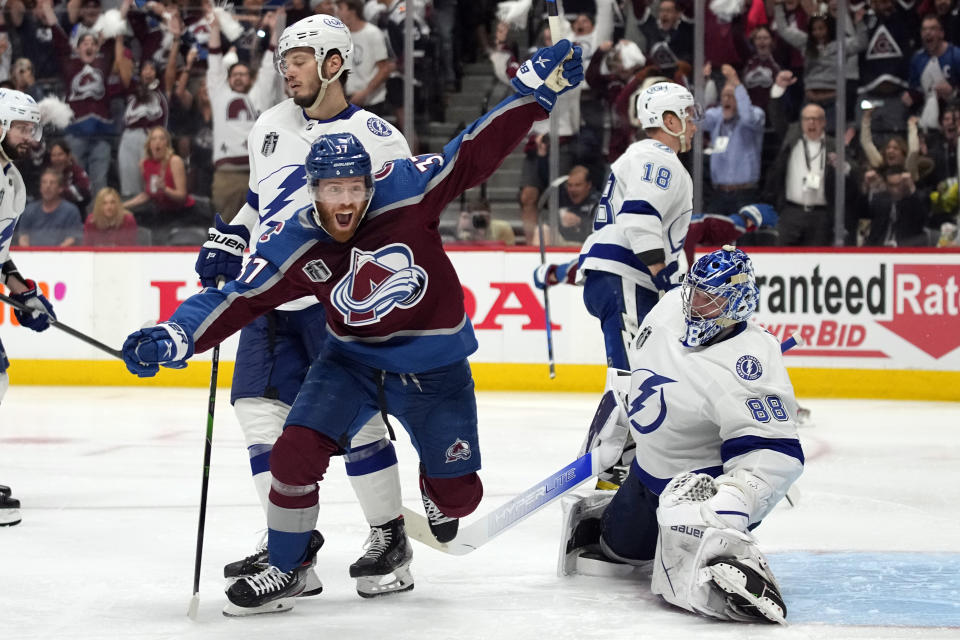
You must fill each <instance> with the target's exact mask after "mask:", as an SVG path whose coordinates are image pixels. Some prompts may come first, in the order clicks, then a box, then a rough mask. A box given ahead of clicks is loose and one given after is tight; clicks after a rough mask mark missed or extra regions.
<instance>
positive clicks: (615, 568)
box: [576, 551, 636, 578]
mask: <svg viewBox="0 0 960 640" xmlns="http://www.w3.org/2000/svg"><path fill="white" fill-rule="evenodd" d="M576 567H577V568H576V573H577V574H578V575H581V576H600V577H605V578H625V577H627V576H629V575H630V574H632V573H633V571H634V569H636V567H635V566H634V565H632V564H626V563H625V562H617V561H616V560H610V559H609V558H607V557H605V556H604V555H603V554H602V553H600V552H597V551H594V552H591V551H581V553H580V555H578V556H577V557H576Z"/></svg>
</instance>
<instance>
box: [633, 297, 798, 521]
mask: <svg viewBox="0 0 960 640" xmlns="http://www.w3.org/2000/svg"><path fill="white" fill-rule="evenodd" d="M738 329H739V332H738V333H735V334H734V335H733V336H732V337H729V338H726V339H725V340H722V341H721V342H719V343H715V344H713V345H710V346H707V347H697V348H690V347H685V346H683V344H681V342H680V341H681V339H682V338H683V337H684V333H685V330H686V325H685V322H684V317H683V311H682V307H681V290H680V289H679V288H677V289H673V290H671V291H669V292H668V293H666V294H665V295H664V296H663V298H661V299H660V302H659V303H657V305H656V306H655V307H654V308H653V309H652V310H651V311H650V313H648V314H647V316H646V317H645V318H644V323H643V327H642V329H641V331H640V333H639V334H638V337H637V341H636V349H637V352H636V358H635V359H632V361H634V362H642V363H643V367H642V368H637V369H634V371H633V372H632V374H631V377H630V397H629V400H628V413H629V421H630V430H631V432H632V434H633V437H634V439H635V440H636V443H637V457H636V460H635V464H634V468H633V473H638V474H639V478H640V481H641V482H642V483H643V484H644V485H645V486H646V487H647V488H648V489H650V490H651V491H653V492H654V493H657V494H659V493H660V492H661V491H663V489H664V487H666V485H667V483H668V482H669V481H670V480H671V479H672V478H673V477H674V476H676V475H678V474H681V473H684V472H687V471H697V472H700V473H707V474H709V475H711V476H714V477H716V476H718V475H720V474H730V473H733V472H734V471H735V470H737V469H745V470H747V471H749V472H750V473H752V474H753V475H755V476H757V477H758V478H760V479H761V480H763V481H764V482H766V483H767V485H769V488H770V490H771V492H772V493H771V496H770V498H769V499H768V500H767V503H766V504H767V507H768V510H769V508H772V507H773V505H774V504H776V502H777V501H779V500H780V498H782V497H783V495H784V494H785V493H786V491H787V489H788V488H789V487H790V485H791V484H792V483H793V481H794V480H796V478H797V477H798V476H799V475H800V472H801V471H802V470H803V451H802V449H801V447H800V441H799V440H798V439H797V426H796V425H797V423H796V417H797V402H796V399H795V398H794V394H793V386H792V385H791V383H790V378H789V376H788V375H787V370H786V368H785V367H784V365H783V356H782V355H781V353H780V345H779V344H778V343H777V339H776V338H775V337H774V336H773V335H771V334H770V333H768V332H767V331H766V330H764V329H763V328H761V327H760V326H759V325H756V324H753V323H749V322H745V323H742V324H741V325H740V327H738ZM752 515H753V517H752V521H754V522H756V521H759V520H760V519H761V518H763V516H764V515H766V512H765V511H761V512H758V513H755V514H752Z"/></svg>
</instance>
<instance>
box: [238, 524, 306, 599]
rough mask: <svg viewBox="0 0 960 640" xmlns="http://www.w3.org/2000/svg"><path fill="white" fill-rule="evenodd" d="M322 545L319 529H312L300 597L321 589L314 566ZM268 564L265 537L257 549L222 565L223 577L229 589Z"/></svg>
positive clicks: (267, 566) (264, 568)
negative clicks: (240, 558)
mask: <svg viewBox="0 0 960 640" xmlns="http://www.w3.org/2000/svg"><path fill="white" fill-rule="evenodd" d="M322 546H323V536H322V535H320V532H319V531H313V532H312V533H311V534H310V543H309V545H308V546H307V560H306V561H305V562H304V571H305V580H306V586H305V588H304V590H303V592H302V593H301V594H299V595H300V597H307V596H315V595H317V594H319V593H321V592H322V591H323V583H322V582H320V578H319V576H317V570H316V568H315V565H316V562H317V551H319V550H320V547H322ZM269 566H270V558H269V555H268V553H267V537H266V536H264V537H263V540H262V541H261V542H260V544H259V545H258V546H257V550H256V551H255V552H253V553H252V554H250V555H249V556H247V557H246V558H244V559H243V560H237V561H236V562H231V563H229V564H227V565H224V567H223V577H224V578H226V580H227V588H228V589H229V588H230V586H231V585H233V583H235V582H236V581H237V580H239V579H240V578H243V577H245V576H255V575H257V574H258V573H261V572H262V571H264V570H266V569H267V568H269Z"/></svg>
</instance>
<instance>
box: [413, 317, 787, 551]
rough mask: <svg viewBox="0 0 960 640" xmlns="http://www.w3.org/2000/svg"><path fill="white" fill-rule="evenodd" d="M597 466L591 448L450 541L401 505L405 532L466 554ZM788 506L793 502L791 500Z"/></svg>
mask: <svg viewBox="0 0 960 640" xmlns="http://www.w3.org/2000/svg"><path fill="white" fill-rule="evenodd" d="M803 345H804V340H803V338H801V337H800V335H799V334H793V335H792V336H790V337H789V338H787V339H786V340H784V341H783V342H782V343H781V344H780V351H781V353H783V352H786V351H789V350H790V349H792V348H794V347H802V346H803ZM599 467H600V464H599V461H598V460H594V458H593V452H592V451H588V452H587V453H586V454H584V455H582V456H581V457H579V458H577V459H576V460H574V461H573V462H571V463H570V464H568V465H567V466H565V467H564V468H562V469H560V470H559V471H557V472H555V473H552V474H550V476H549V477H547V479H545V480H542V481H540V482H538V483H537V484H535V485H533V486H532V487H530V488H529V489H527V490H526V491H524V492H523V493H521V494H520V495H518V496H515V497H514V498H512V499H510V500H508V501H507V502H505V503H504V504H502V505H500V506H499V507H498V508H496V509H494V510H493V511H491V512H490V513H488V514H487V515H485V516H483V517H482V518H480V519H479V520H476V521H474V522H472V523H470V524H469V525H467V526H466V527H464V528H463V529H461V530H460V532H459V533H458V534H457V537H456V538H454V539H453V540H451V541H450V542H438V541H437V539H436V538H434V537H433V534H432V533H431V532H430V525H429V524H428V523H427V519H426V518H425V517H424V516H423V515H421V514H419V513H416V512H414V511H412V510H411V509H409V508H407V507H404V508H403V519H404V522H405V525H406V530H407V535H408V536H410V537H411V538H413V539H414V540H416V541H417V542H420V543H422V544H425V545H427V546H428V547H432V548H433V549H436V550H438V551H443V552H444V553H449V554H450V555H454V556H463V555H466V554H468V553H470V552H471V551H474V550H475V549H477V548H479V547H481V546H483V545H484V544H486V543H487V542H489V541H490V540H493V539H494V538H496V537H497V536H499V535H500V534H501V533H503V532H504V531H506V530H507V529H510V528H511V527H514V526H516V525H518V524H520V523H521V522H523V521H524V520H526V519H527V518H528V517H530V516H531V515H533V514H534V513H536V512H537V511H540V510H541V509H543V508H544V507H545V506H547V505H548V504H550V503H551V502H553V501H554V500H556V499H557V498H559V497H560V496H562V495H563V494H565V493H567V492H568V491H570V490H572V489H576V488H577V487H579V486H580V485H581V484H583V483H584V482H586V481H587V480H589V479H590V478H592V477H594V476H595V475H597V474H598V473H600V472H601V471H603V469H602V468H599ZM791 506H793V503H792V502H791Z"/></svg>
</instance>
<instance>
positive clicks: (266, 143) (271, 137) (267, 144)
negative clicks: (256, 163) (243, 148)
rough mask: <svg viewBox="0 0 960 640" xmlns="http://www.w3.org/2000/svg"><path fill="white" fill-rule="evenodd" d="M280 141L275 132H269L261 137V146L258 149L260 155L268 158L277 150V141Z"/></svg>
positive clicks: (278, 135)
mask: <svg viewBox="0 0 960 640" xmlns="http://www.w3.org/2000/svg"><path fill="white" fill-rule="evenodd" d="M279 139H280V134H278V133H277V132H276V131H271V132H270V133H268V134H267V135H265V136H263V145H262V146H261V147H260V153H261V154H262V155H263V156H264V157H267V156H270V155H272V154H273V152H274V151H276V149H277V140H279Z"/></svg>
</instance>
